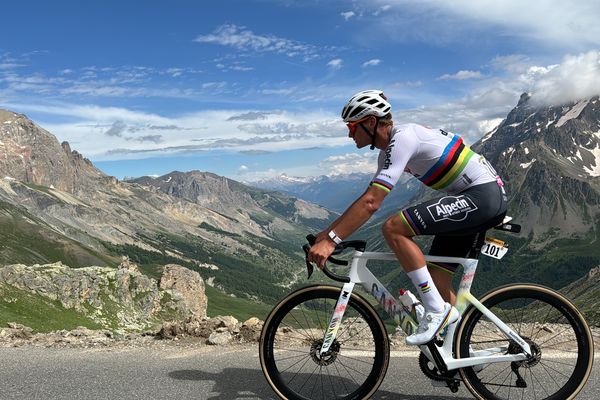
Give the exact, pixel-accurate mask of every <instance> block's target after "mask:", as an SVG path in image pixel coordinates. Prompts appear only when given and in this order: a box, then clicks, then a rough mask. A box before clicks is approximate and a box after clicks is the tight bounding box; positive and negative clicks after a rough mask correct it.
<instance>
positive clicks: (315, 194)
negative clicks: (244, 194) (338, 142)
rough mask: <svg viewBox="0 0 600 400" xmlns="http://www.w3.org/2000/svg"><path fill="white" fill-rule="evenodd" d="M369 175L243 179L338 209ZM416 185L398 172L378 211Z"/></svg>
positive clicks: (396, 203) (405, 198) (415, 190)
mask: <svg viewBox="0 0 600 400" xmlns="http://www.w3.org/2000/svg"><path fill="white" fill-rule="evenodd" d="M372 179H373V174H368V173H352V174H338V175H321V176H313V177H294V176H288V175H286V174H281V175H279V176H277V177H274V178H269V179H262V180H259V181H253V182H247V184H248V185H252V186H256V187H259V188H263V189H268V190H276V191H279V192H282V193H286V194H289V195H291V196H295V197H298V198H300V199H303V200H306V201H310V202H312V203H316V204H320V205H322V206H323V207H325V208H327V209H329V210H333V211H336V212H339V213H342V212H344V211H345V210H346V208H348V206H349V205H350V204H352V202H353V201H354V200H356V199H357V198H358V197H359V196H360V195H361V194H363V193H364V191H365V190H366V189H367V188H368V187H369V183H370V182H371V180H372ZM420 189H421V187H420V183H419V182H418V181H416V180H415V179H414V178H411V177H410V176H409V175H404V176H402V178H401V179H400V182H398V184H397V186H396V188H395V190H394V191H393V192H392V193H391V194H390V196H388V198H387V199H386V201H385V203H384V205H383V208H382V209H381V210H380V211H379V215H381V214H386V213H388V212H392V210H394V209H398V208H399V207H401V206H403V205H406V204H407V203H408V202H409V201H410V200H412V199H413V198H414V197H415V196H416V195H417V194H419V193H420Z"/></svg>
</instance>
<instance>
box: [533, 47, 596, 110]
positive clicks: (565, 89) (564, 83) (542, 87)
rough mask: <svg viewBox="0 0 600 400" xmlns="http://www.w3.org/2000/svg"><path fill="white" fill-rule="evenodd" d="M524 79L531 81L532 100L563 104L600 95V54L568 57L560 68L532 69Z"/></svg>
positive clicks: (592, 53) (556, 66) (591, 52)
mask: <svg viewBox="0 0 600 400" xmlns="http://www.w3.org/2000/svg"><path fill="white" fill-rule="evenodd" d="M523 79H524V80H526V81H530V82H531V86H530V90H531V92H532V98H531V101H533V102H535V103H538V104H562V103H567V102H570V101H576V100H580V99H585V98H589V97H593V96H598V95H600V51H589V52H587V53H583V54H579V55H567V56H565V57H564V59H563V61H562V63H561V64H560V65H551V66H547V67H531V68H530V69H529V70H528V71H527V74H526V75H524V76H523Z"/></svg>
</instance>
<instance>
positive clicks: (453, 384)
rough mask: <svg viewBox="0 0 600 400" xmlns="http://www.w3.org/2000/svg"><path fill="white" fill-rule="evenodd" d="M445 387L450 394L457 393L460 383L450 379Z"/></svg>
mask: <svg viewBox="0 0 600 400" xmlns="http://www.w3.org/2000/svg"><path fill="white" fill-rule="evenodd" d="M446 385H448V388H449V389H450V391H451V392H452V393H456V392H458V387H459V386H460V381H459V380H458V379H451V380H448V381H446Z"/></svg>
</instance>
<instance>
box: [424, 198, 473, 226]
mask: <svg viewBox="0 0 600 400" xmlns="http://www.w3.org/2000/svg"><path fill="white" fill-rule="evenodd" d="M475 210H477V206H476V205H475V204H474V203H473V201H471V199H469V198H468V197H466V196H456V197H455V196H446V197H442V198H441V199H440V200H439V201H438V202H437V203H435V204H432V205H430V206H427V211H429V214H431V218H433V220H434V221H436V222H437V221H442V220H445V219H449V220H451V221H462V220H464V219H465V218H467V214H469V213H470V212H471V211H475Z"/></svg>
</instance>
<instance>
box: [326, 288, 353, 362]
mask: <svg viewBox="0 0 600 400" xmlns="http://www.w3.org/2000/svg"><path fill="white" fill-rule="evenodd" d="M353 289H354V282H349V283H345V284H344V286H342V291H341V293H340V297H339V298H338V301H337V303H336V304H335V310H334V312H333V316H332V317H331V321H329V325H328V326H327V331H326V332H325V336H324V337H323V346H321V351H320V354H321V355H323V354H325V353H327V352H328V351H329V348H330V347H331V344H332V343H333V341H334V340H335V338H336V336H337V331H338V329H339V328H340V325H341V324H342V318H343V317H344V313H345V312H346V307H348V302H349V301H350V297H351V296H352V290H353Z"/></svg>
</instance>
